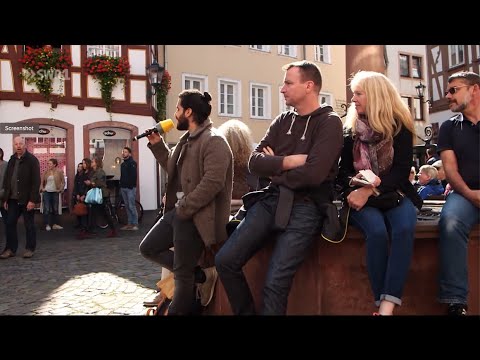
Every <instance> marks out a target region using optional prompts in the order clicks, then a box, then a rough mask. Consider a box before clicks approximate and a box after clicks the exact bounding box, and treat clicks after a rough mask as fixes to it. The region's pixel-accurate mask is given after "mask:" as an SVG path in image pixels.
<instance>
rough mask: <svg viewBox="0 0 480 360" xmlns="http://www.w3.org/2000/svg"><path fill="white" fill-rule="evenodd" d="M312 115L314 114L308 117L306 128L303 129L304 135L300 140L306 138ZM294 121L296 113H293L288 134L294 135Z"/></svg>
mask: <svg viewBox="0 0 480 360" xmlns="http://www.w3.org/2000/svg"><path fill="white" fill-rule="evenodd" d="M311 117H312V115H310V116H309V117H308V119H307V124H306V125H305V130H303V135H302V137H301V138H300V140H302V141H303V140H305V134H306V133H307V129H308V123H309V122H310V119H311ZM294 122H295V114H293V115H292V122H291V124H290V128H289V129H288V131H287V135H292V127H293V123H294Z"/></svg>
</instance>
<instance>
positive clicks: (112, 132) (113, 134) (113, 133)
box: [103, 130, 117, 136]
mask: <svg viewBox="0 0 480 360" xmlns="http://www.w3.org/2000/svg"><path fill="white" fill-rule="evenodd" d="M116 134H117V133H116V132H115V131H113V130H105V131H104V132H103V135H105V136H115V135H116Z"/></svg>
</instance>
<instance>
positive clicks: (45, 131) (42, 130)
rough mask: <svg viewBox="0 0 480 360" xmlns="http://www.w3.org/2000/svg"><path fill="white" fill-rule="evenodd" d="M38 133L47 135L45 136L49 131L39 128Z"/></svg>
mask: <svg viewBox="0 0 480 360" xmlns="http://www.w3.org/2000/svg"><path fill="white" fill-rule="evenodd" d="M38 133H39V134H40V135H47V134H50V130H48V129H45V128H39V129H38Z"/></svg>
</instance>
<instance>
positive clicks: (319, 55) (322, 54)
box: [314, 45, 330, 64]
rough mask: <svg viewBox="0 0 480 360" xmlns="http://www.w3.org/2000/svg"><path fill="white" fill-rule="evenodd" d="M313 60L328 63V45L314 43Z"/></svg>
mask: <svg viewBox="0 0 480 360" xmlns="http://www.w3.org/2000/svg"><path fill="white" fill-rule="evenodd" d="M314 52H315V61H318V62H323V63H327V64H330V46H329V45H314Z"/></svg>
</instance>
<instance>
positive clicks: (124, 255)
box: [0, 211, 161, 315]
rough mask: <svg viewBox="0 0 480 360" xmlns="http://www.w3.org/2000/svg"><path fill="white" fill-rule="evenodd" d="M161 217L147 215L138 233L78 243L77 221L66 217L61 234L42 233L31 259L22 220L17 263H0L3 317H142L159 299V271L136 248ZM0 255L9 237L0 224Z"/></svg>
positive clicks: (38, 219)
mask: <svg viewBox="0 0 480 360" xmlns="http://www.w3.org/2000/svg"><path fill="white" fill-rule="evenodd" d="M156 215H157V211H145V213H144V217H143V219H142V222H141V224H140V226H139V227H140V229H139V230H138V231H118V233H119V236H118V237H116V238H111V239H110V238H106V237H105V235H106V234H107V231H108V229H105V230H102V229H98V234H97V236H96V238H92V239H85V240H77V239H76V238H75V235H76V234H77V232H78V231H77V230H76V229H74V228H73V227H74V225H75V223H76V220H75V219H74V216H73V215H70V214H68V213H66V214H63V215H62V221H61V225H62V226H63V227H64V229H63V230H52V231H45V230H39V229H40V228H41V227H42V226H41V224H42V217H41V215H40V214H39V213H36V214H35V223H36V224H37V249H36V251H35V255H34V256H33V257H32V258H31V259H24V258H22V254H23V252H24V251H25V228H24V225H23V218H22V217H20V219H19V221H18V225H17V226H18V235H19V236H18V238H19V246H18V250H17V254H16V256H15V257H12V258H9V259H4V260H2V259H0V282H1V284H0V315H144V314H145V312H146V308H145V307H143V305H142V304H143V301H144V300H149V299H151V298H153V297H154V296H155V294H156V292H155V288H156V285H155V284H156V282H157V281H158V280H159V278H160V274H161V269H160V268H159V266H158V265H156V264H154V263H152V262H151V261H148V260H146V259H145V258H143V257H142V256H141V255H140V252H139V250H138V245H139V244H140V242H141V240H142V238H143V236H144V235H145V234H146V233H147V232H148V230H149V228H150V226H151V225H152V223H153V221H154V219H155V217H156ZM0 223H1V224H0V251H3V249H4V247H5V232H4V226H3V222H2V221H1V220H0Z"/></svg>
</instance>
